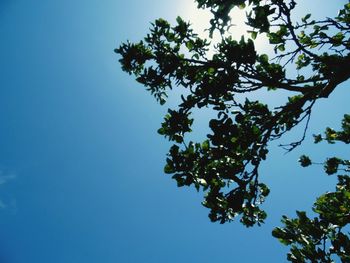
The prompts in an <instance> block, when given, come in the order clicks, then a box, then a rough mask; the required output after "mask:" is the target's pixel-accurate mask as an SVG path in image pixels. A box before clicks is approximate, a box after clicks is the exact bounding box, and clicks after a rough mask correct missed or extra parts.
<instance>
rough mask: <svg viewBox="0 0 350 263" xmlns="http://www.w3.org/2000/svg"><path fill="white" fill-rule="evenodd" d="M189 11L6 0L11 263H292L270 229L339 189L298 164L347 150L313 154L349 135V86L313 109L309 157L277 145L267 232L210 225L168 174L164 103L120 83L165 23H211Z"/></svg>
mask: <svg viewBox="0 0 350 263" xmlns="http://www.w3.org/2000/svg"><path fill="white" fill-rule="evenodd" d="M300 2H304V5H301V7H300V10H302V11H305V12H307V11H308V10H310V11H312V12H318V13H319V14H321V15H329V16H333V15H335V14H336V11H335V10H336V9H337V8H336V6H337V5H340V4H343V3H345V2H347V1H340V0H337V1H323V0H313V1H300ZM305 2H308V3H307V4H306V3H305ZM325 2H326V4H325ZM330 2H332V3H330ZM316 6H317V8H315V7H316ZM193 7H194V4H193V3H192V1H189V0H180V1H170V0H147V1H146V0H128V1H121V0H103V1H101V0H89V1H86V0H85V1H83V0H73V1H72V0H60V1H57V0H36V1H31V0H0V85H1V86H0V93H1V94H0V262H1V263H80V262H84V263H96V262H101V263H112V262H114V263H140V262H147V263H158V262H159V263H160V262H162V263H163V262H165V263H168V262H169V263H172V262H174V263H175V262H191V263H193V262H194V263H196V262H201V263H206V262H208V263H209V262H218V263H220V262H247V263H250V262H251V263H253V262H269V263H271V262H285V253H286V248H284V247H282V245H280V244H279V243H278V241H277V240H275V239H273V238H272V237H271V230H272V228H273V227H274V226H277V225H280V223H279V220H280V218H281V215H282V214H287V215H289V216H294V211H295V210H296V209H300V210H305V209H307V210H308V209H309V207H310V206H311V204H312V203H313V201H314V199H315V197H316V196H317V195H319V194H321V193H323V192H324V191H326V190H333V189H334V182H335V179H334V178H331V177H327V176H326V175H324V174H323V173H322V171H321V168H317V167H316V168H310V169H302V168H300V167H299V166H298V164H297V159H298V157H299V156H300V155H301V154H302V153H313V156H315V158H316V159H317V158H318V159H319V160H323V158H324V157H326V156H328V155H327V154H329V153H332V152H333V151H334V150H337V152H338V153H340V154H345V153H346V149H342V148H339V147H338V146H314V145H313V144H312V143H311V141H312V136H311V135H312V133H318V132H321V131H322V130H323V129H324V128H325V127H326V126H327V125H328V126H333V127H337V126H339V125H338V124H339V123H340V119H341V116H342V114H343V113H345V112H349V103H348V93H346V89H345V87H344V86H345V85H343V87H340V88H339V89H337V90H336V92H335V93H334V94H332V96H331V98H330V99H328V100H324V101H320V103H318V105H316V108H315V110H314V115H313V119H312V123H311V127H310V131H309V132H308V137H307V142H306V143H305V145H304V146H303V147H301V148H299V149H297V150H295V151H294V152H292V153H290V154H288V155H284V154H283V153H284V152H283V150H282V149H278V148H276V147H274V148H273V150H272V152H271V154H270V159H269V161H267V162H266V163H265V164H264V165H263V167H262V171H261V174H262V176H261V180H262V181H263V182H266V183H267V184H268V185H269V186H270V188H271V191H272V192H271V194H270V196H269V198H268V199H267V201H266V205H264V207H265V209H266V210H267V212H268V214H269V217H268V219H267V221H266V224H265V225H263V226H262V227H260V228H259V227H254V228H251V229H246V228H244V227H243V226H241V225H240V224H239V223H238V222H234V223H231V224H226V225H219V224H213V223H210V222H209V219H208V217H207V213H208V211H207V209H205V208H203V207H202V206H201V205H200V201H201V198H202V193H196V192H195V191H193V190H192V189H187V188H180V189H178V188H177V187H176V183H175V181H173V180H172V179H171V178H170V176H167V175H164V174H163V172H162V171H163V165H164V161H165V154H166V153H167V150H168V148H169V143H168V142H167V141H166V140H165V139H164V138H162V137H161V136H159V135H157V133H156V131H157V129H158V128H159V126H160V123H161V121H162V119H163V115H164V113H165V112H166V110H167V105H165V106H163V107H161V106H159V105H157V104H156V103H155V101H154V99H153V98H152V97H151V96H150V95H149V94H148V93H147V92H146V91H145V90H144V88H143V87H141V86H140V85H139V84H137V83H136V82H135V81H134V80H133V79H132V77H130V76H128V75H127V74H125V73H123V72H122V71H121V70H120V66H119V64H118V57H117V56H116V55H115V54H114V52H113V49H114V48H116V47H117V46H118V45H119V44H120V43H121V42H122V41H125V40H127V39H130V40H131V41H137V40H139V39H141V38H142V37H143V36H144V35H145V34H146V33H147V30H148V28H149V22H151V21H152V20H154V19H155V18H158V17H163V18H166V19H169V20H170V21H174V19H175V17H176V16H177V15H183V16H185V17H186V18H192V19H193V20H194V22H196V23H197V26H198V27H200V26H202V27H203V24H204V22H205V17H206V16H205V15H203V16H201V15H197V13H194V11H191V10H194V8H193ZM203 123H204V122H203ZM204 128H205V127H204ZM204 128H203V129H204ZM296 136H300V131H299V133H298V132H296V133H294V134H293V135H291V136H289V137H288V138H287V137H286V138H285V139H284V142H289V141H290V140H291V139H293V138H297V137H296Z"/></svg>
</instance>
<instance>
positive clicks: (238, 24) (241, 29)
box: [178, 0, 267, 53]
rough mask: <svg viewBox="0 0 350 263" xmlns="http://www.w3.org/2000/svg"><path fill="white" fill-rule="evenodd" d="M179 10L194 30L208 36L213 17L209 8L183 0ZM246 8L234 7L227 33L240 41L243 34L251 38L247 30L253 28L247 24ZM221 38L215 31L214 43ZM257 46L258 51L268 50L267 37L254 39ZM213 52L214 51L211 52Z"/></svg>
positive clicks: (204, 36)
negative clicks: (202, 7) (200, 7)
mask: <svg viewBox="0 0 350 263" xmlns="http://www.w3.org/2000/svg"><path fill="white" fill-rule="evenodd" d="M178 10H179V14H180V16H181V17H182V18H183V19H184V20H185V21H187V22H188V21H189V22H190V23H191V26H192V28H193V29H194V32H195V33H197V34H198V36H199V37H201V38H208V37H209V31H208V30H207V29H208V28H209V27H210V19H212V18H213V15H212V14H211V13H210V11H209V10H207V9H198V8H197V5H196V3H194V2H190V3H189V1H188V0H186V1H182V3H181V5H180V8H179V9H178ZM245 21H246V10H240V9H238V8H234V10H232V11H231V23H232V26H231V27H230V29H229V31H228V32H227V35H228V36H229V35H230V36H231V37H232V38H233V39H235V40H237V41H239V40H240V39H241V37H242V36H244V37H245V39H247V38H249V36H250V34H249V33H248V32H247V31H248V30H251V29H250V28H249V27H248V26H247V25H246V24H245ZM220 40H221V36H220V34H219V33H218V32H215V33H214V36H213V39H212V41H211V42H212V43H213V44H215V43H218V42H220ZM254 43H255V46H256V48H257V50H258V52H259V53H260V52H266V50H264V49H266V47H267V45H266V44H267V42H266V38H262V37H258V38H257V39H256V41H254ZM210 53H212V52H210Z"/></svg>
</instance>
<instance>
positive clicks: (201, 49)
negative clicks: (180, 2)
mask: <svg viewBox="0 0 350 263" xmlns="http://www.w3.org/2000/svg"><path fill="white" fill-rule="evenodd" d="M196 2H197V3H198V7H199V8H207V9H209V10H210V11H211V12H212V14H213V19H212V20H210V28H209V32H210V37H209V39H203V38H200V37H198V35H197V34H195V33H194V32H193V30H192V29H191V26H190V23H188V22H186V21H184V20H183V19H181V18H180V17H178V18H177V19H176V23H175V25H173V26H172V25H170V23H168V22H167V21H166V20H164V19H158V20H156V21H155V22H154V23H153V24H152V26H151V28H150V33H149V34H148V35H147V36H146V37H145V38H144V40H143V41H140V42H139V43H136V44H132V43H129V42H127V43H124V44H122V45H121V46H120V47H119V48H117V49H116V50H115V51H116V53H118V54H119V55H120V56H121V59H120V63H121V65H122V68H123V70H124V71H126V72H128V73H129V74H133V75H134V76H135V78H136V80H137V81H138V82H140V83H142V84H144V85H145V86H146V87H147V90H149V91H150V92H151V94H153V95H154V96H155V98H156V99H157V101H158V102H159V103H160V104H164V103H165V102H166V98H167V94H168V93H169V90H170V89H173V88H177V89H180V88H182V89H183V92H181V93H182V94H183V95H181V99H182V101H181V103H180V104H179V105H178V107H177V109H169V110H168V114H167V115H166V116H165V118H164V122H163V123H162V126H161V128H160V129H159V130H158V132H159V133H160V134H161V135H164V136H165V137H167V138H168V139H169V140H170V141H173V142H174V145H173V146H172V147H171V148H170V151H169V153H168V158H167V161H166V165H165V168H164V172H165V173H167V174H172V175H173V176H172V177H173V178H174V179H175V180H176V182H177V185H178V186H179V187H181V186H194V187H195V188H196V189H197V190H198V191H199V190H202V191H204V201H203V205H204V206H205V207H207V208H209V209H210V212H209V217H210V219H211V220H212V221H218V222H220V223H225V222H227V221H231V220H233V219H234V218H236V217H239V218H240V221H241V222H242V223H243V224H244V225H245V226H248V227H249V226H253V225H254V224H258V225H259V224H261V223H263V222H264V219H265V218H266V213H265V212H264V211H262V210H261V209H260V208H259V205H260V204H261V203H262V202H263V201H264V200H265V198H266V197H267V195H268V194H269V189H268V187H267V186H266V185H265V184H263V183H261V182H260V178H259V167H260V164H261V162H262V161H264V160H265V159H266V158H267V154H268V146H269V144H270V142H271V141H273V140H277V139H279V138H280V137H281V136H282V135H284V134H285V133H286V132H288V131H290V130H291V129H293V128H294V127H295V126H297V125H299V124H300V123H302V122H303V123H304V124H305V131H304V134H303V136H302V138H301V139H300V140H299V141H297V142H292V143H290V144H287V145H282V146H283V147H284V148H285V149H286V150H287V151H291V150H293V149H294V148H295V147H297V146H299V145H300V144H301V143H302V141H303V140H304V138H305V132H306V129H307V128H308V123H309V120H310V117H311V112H312V109H313V106H314V104H315V103H316V102H317V100H319V99H321V98H327V97H328V96H329V95H330V94H331V93H332V92H333V91H334V89H335V88H336V87H337V86H338V85H339V84H340V83H342V82H344V81H346V80H347V79H348V78H349V77H350V67H349V65H350V55H349V48H350V42H349V36H350V4H346V5H345V6H343V7H341V10H340V11H339V14H338V16H336V17H334V18H325V19H324V20H319V21H316V20H313V19H312V14H306V15H305V16H304V17H302V19H301V20H300V21H296V22H293V21H295V19H294V18H292V14H293V10H294V8H295V6H296V5H297V3H296V1H294V0H289V1H285V0H267V1H260V0H231V1H222V0H197V1H196ZM234 8H241V9H245V8H247V10H248V11H247V20H246V23H247V25H248V26H250V29H249V32H250V36H251V39H250V38H248V39H246V38H244V37H243V36H242V37H241V38H238V39H239V40H237V39H236V38H233V37H232V36H228V31H227V30H228V28H229V27H230V26H231V25H230V16H229V14H230V12H231V10H233V9H234ZM215 30H218V32H219V33H221V36H222V38H221V41H220V42H219V43H217V44H216V45H215V52H214V54H212V53H210V52H208V50H209V47H210V45H211V44H210V41H211V40H212V39H211V38H212V35H213V32H214V31H215ZM260 35H261V36H263V37H264V36H265V37H267V38H268V40H269V43H270V46H271V50H272V51H274V53H275V56H274V57H268V55H267V54H259V53H258V52H257V50H256V48H255V45H254V40H255V39H256V38H257V37H258V36H260ZM295 72H297V73H295ZM261 89H265V90H266V91H269V92H276V91H279V90H284V91H288V92H289V93H290V95H289V97H288V98H286V102H285V103H284V104H281V105H280V106H278V107H275V108H271V107H270V106H269V105H267V104H266V103H264V102H263V101H253V100H251V99H248V97H247V98H246V99H245V100H244V99H243V100H242V93H243V94H248V93H253V92H254V91H257V90H261ZM185 94H186V95H185ZM249 98H251V96H249ZM203 107H205V108H208V109H211V110H212V111H214V112H215V113H216V117H215V118H213V119H211V120H209V122H208V125H209V127H210V129H211V131H210V133H209V134H208V135H207V137H206V138H204V139H203V140H202V141H199V142H193V141H187V140H186V134H187V133H190V132H191V131H192V128H191V126H192V124H193V121H194V120H193V118H192V116H193V115H192V113H193V112H194V111H196V110H198V109H201V108H203ZM349 134H350V116H349V115H345V117H344V120H343V131H339V132H336V131H334V130H333V129H330V128H328V129H327V130H326V133H325V136H324V137H323V136H322V135H315V142H316V143H319V142H321V141H323V140H326V141H328V142H329V143H334V142H336V141H343V142H345V143H349V142H350V137H349V136H350V135H349ZM299 162H300V163H301V165H302V166H304V167H306V166H309V165H312V164H313V163H312V161H311V159H310V158H309V157H307V156H306V155H303V156H302V157H301V158H300V160H299ZM323 165H324V169H325V171H326V173H327V174H329V175H331V174H334V173H336V172H337V171H338V170H339V169H343V170H347V169H348V168H349V161H346V160H342V159H340V158H337V157H330V158H328V159H327V160H326V161H325V162H324V164H323ZM344 167H345V168H344ZM342 178H345V177H342ZM342 180H345V179H342ZM321 199H322V197H320V199H319V200H321ZM324 200H326V201H325V202H329V201H331V200H330V199H324ZM341 200H343V201H344V199H341ZM318 202H319V203H320V202H321V201H318ZM317 207H318V205H315V210H314V211H315V212H316V213H319V214H320V215H323V214H324V212H319V210H318V208H317ZM336 208H339V209H340V206H336ZM317 220H318V221H317ZM317 220H316V219H315V220H311V219H308V218H307V216H306V214H305V213H303V212H299V213H298V219H296V220H294V221H293V220H289V219H287V218H285V219H284V221H283V222H284V223H285V224H287V225H288V227H289V228H290V229H294V230H295V231H297V230H298V229H299V230H298V231H304V232H305V233H306V234H303V235H314V236H315V237H314V236H312V237H308V236H306V237H304V236H302V237H301V236H297V235H298V234H295V233H294V234H293V233H292V232H291V233H289V232H288V233H287V234H285V233H284V232H283V231H284V230H283V231H282V230H281V229H280V230H275V231H274V235H275V236H278V237H279V238H280V239H281V240H282V241H283V242H284V243H285V244H292V243H293V242H299V243H300V244H301V245H303V246H304V245H305V246H307V247H308V248H307V249H306V250H305V251H304V252H300V251H299V250H298V251H297V250H296V249H295V248H292V250H293V251H294V250H295V252H293V253H294V254H293V255H292V256H290V257H289V260H292V261H294V262H304V261H303V260H306V259H310V258H312V257H313V258H314V259H315V261H312V262H323V261H322V260H323V259H325V260H328V259H327V257H328V256H327V255H328V254H324V253H326V252H322V251H321V252H320V251H318V250H317V252H315V253H316V254H312V253H314V251H313V249H314V248H315V247H316V246H318V243H317V242H316V241H317V240H318V238H319V236H322V235H324V234H325V233H328V232H327V231H330V230H329V225H327V224H328V223H327V222H326V223H324V222H323V221H322V220H323V219H322V220H321V219H317ZM327 220H328V219H327ZM315 225H316V226H317V227H321V228H322V229H321V230H320V229H318V228H317V229H316V226H315ZM314 226H315V227H314ZM312 227H314V228H315V229H314V228H312ZM304 228H305V229H304ZM311 228H312V229H311ZM294 230H293V231H294ZM288 231H289V230H288ZM291 231H292V230H291ZM310 231H311V232H310ZM312 231H316V232H315V233H314V232H312ZM317 231H321V232H317ZM322 231H323V232H322ZM298 233H299V232H298ZM332 233H333V232H332ZM292 234H293V235H292ZM290 235H292V236H290ZM304 238H306V239H307V238H311V239H312V240H313V241H312V242H316V243H317V244H316V243H315V244H314V243H310V242H311V241H308V240H306V241H305V240H304ZM342 238H343V237H342ZM311 239H310V240H311ZM341 240H344V238H343V239H341ZM320 242H321V241H320ZM342 245H343V243H342ZM299 252H300V253H304V254H298V253H299ZM305 253H306V254H305ZM310 253H311V254H310ZM317 253H319V254H317ZM322 253H323V254H322ZM339 253H340V252H339ZM339 253H338V252H336V254H337V255H340V254H339ZM317 260H318V261H317ZM320 260H321V261H320ZM324 262H328V261H324Z"/></svg>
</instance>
